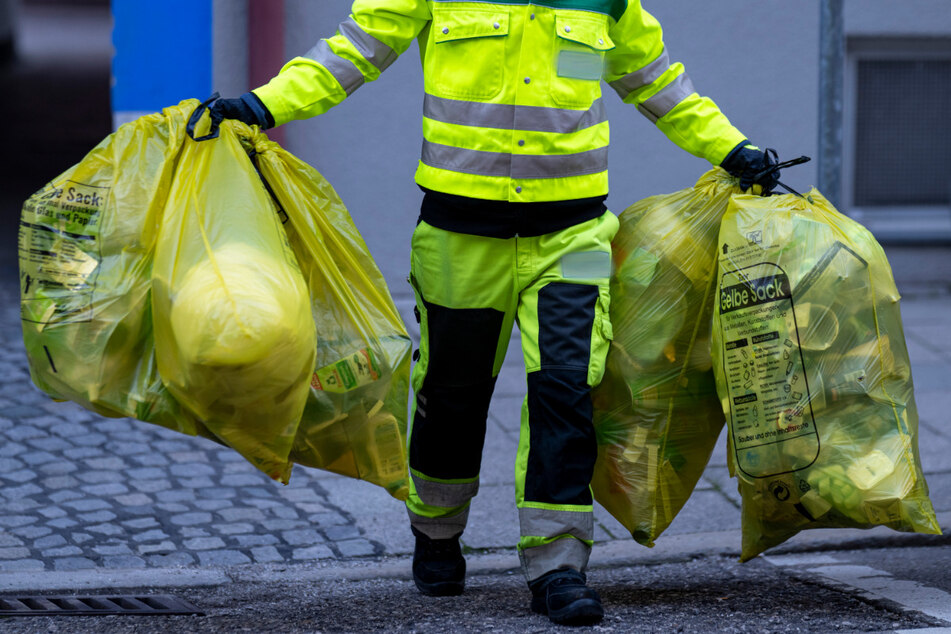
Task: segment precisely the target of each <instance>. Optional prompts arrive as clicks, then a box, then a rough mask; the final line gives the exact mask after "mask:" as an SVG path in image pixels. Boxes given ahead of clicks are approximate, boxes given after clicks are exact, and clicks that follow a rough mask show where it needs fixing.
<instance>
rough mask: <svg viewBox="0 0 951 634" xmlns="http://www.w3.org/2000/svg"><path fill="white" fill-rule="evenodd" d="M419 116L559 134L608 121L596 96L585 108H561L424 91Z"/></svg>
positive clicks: (475, 124)
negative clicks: (489, 100)
mask: <svg viewBox="0 0 951 634" xmlns="http://www.w3.org/2000/svg"><path fill="white" fill-rule="evenodd" d="M423 116H424V117H426V118H427V119H432V120H434V121H441V122H443V123H454V124H457V125H469V126H476V127H480V128H500V129H503V130H524V131H526V132H555V133H559V134H570V133H572V132H577V131H579V130H584V129H585V128H590V127H591V126H594V125H598V124H599V123H603V122H605V121H607V120H608V118H607V112H606V110H605V108H604V101H603V100H601V99H600V98H599V99H597V100H596V101H595V102H594V103H593V104H591V107H590V108H588V109H587V110H565V109H562V108H545V107H542V106H515V105H511V104H498V103H482V102H478V101H461V100H457V99H445V98H443V97H435V96H433V95H430V94H427V95H426V97H425V99H424V101H423Z"/></svg>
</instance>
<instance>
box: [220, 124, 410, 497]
mask: <svg viewBox="0 0 951 634" xmlns="http://www.w3.org/2000/svg"><path fill="white" fill-rule="evenodd" d="M235 129H238V130H240V131H241V132H240V135H241V138H242V143H243V144H244V145H245V149H246V150H247V151H248V153H249V154H250V155H251V156H252V158H253V161H254V163H255V165H256V166H257V167H258V168H259V170H260V173H261V175H262V177H263V178H264V179H265V181H267V183H268V184H269V186H270V189H271V192H272V194H273V195H274V196H275V199H276V200H277V202H278V204H279V206H280V207H281V213H282V218H283V219H284V229H285V231H286V233H287V237H288V239H289V241H290V245H291V248H292V249H293V251H294V253H295V254H296V256H297V260H298V262H299V263H300V267H301V270H302V271H303V275H304V279H305V280H306V282H307V287H308V289H309V291H310V303H311V310H312V313H313V320H314V322H315V324H316V328H317V347H316V354H317V358H316V364H315V365H316V370H315V371H314V373H313V376H312V378H311V380H310V382H309V383H310V389H309V392H308V394H307V401H306V406H305V408H304V411H303V415H302V417H301V420H300V425H299V426H298V429H297V435H296V437H295V439H294V443H293V446H292V448H291V453H290V457H291V459H292V460H293V461H294V462H297V463H300V464H302V465H307V466H311V467H317V468H321V469H326V470H328V471H333V472H335V473H339V474H342V475H346V476H350V477H354V478H359V479H361V480H366V481H368V482H372V483H374V484H377V485H379V486H382V487H384V488H385V489H386V490H387V491H389V492H390V494H391V495H393V496H394V497H397V498H399V499H406V496H407V494H408V482H407V476H408V470H407V464H406V419H407V397H408V394H409V370H410V354H411V352H412V344H411V341H410V338H409V335H408V334H407V332H406V327H405V325H404V324H403V321H402V319H401V318H400V316H399V312H398V311H397V309H396V306H395V304H394V303H393V300H392V298H391V297H390V294H389V292H388V290H387V286H386V283H385V281H384V279H383V275H382V274H381V273H380V270H379V268H378V267H377V266H376V263H375V262H374V261H373V258H372V257H371V255H370V252H369V250H368V249H367V246H366V244H365V243H364V241H363V238H362V237H361V236H360V233H359V232H358V231H357V228H356V226H355V225H354V223H353V220H352V219H351V218H350V214H349V213H348V212H347V209H346V207H345V206H344V204H343V202H342V201H341V200H340V198H339V197H338V196H337V193H336V192H335V191H334V190H333V188H332V187H331V185H330V183H328V182H327V180H326V179H324V178H323V176H321V175H320V173H318V172H317V171H316V170H315V169H313V168H312V167H310V166H309V165H307V164H306V163H304V162H303V161H301V160H299V159H297V158H296V157H294V156H293V155H291V154H290V153H289V152H287V151H285V150H284V149H282V148H281V147H280V146H279V145H278V144H276V143H274V142H272V141H269V140H268V138H267V136H265V135H264V134H263V133H262V132H260V131H259V130H258V129H257V128H249V127H247V126H244V125H243V124H239V123H235Z"/></svg>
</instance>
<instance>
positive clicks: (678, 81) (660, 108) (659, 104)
mask: <svg viewBox="0 0 951 634" xmlns="http://www.w3.org/2000/svg"><path fill="white" fill-rule="evenodd" d="M695 92H697V91H696V89H695V88H694V87H693V82H692V81H690V78H689V77H687V75H686V73H684V74H682V75H678V76H677V77H676V78H675V79H674V80H673V81H672V82H670V83H669V84H668V85H666V86H664V87H663V88H662V89H661V90H660V92H658V93H657V94H656V95H654V96H653V97H651V98H649V99H647V100H646V101H645V102H644V103H642V104H640V105H639V106H637V109H638V110H639V111H640V112H641V114H642V115H644V116H645V117H647V118H648V119H650V120H651V122H652V123H657V120H658V119H660V118H661V117H663V116H664V115H665V114H667V113H668V112H670V111H671V110H673V109H674V106H676V105H677V104H678V103H680V102H681V101H683V100H684V99H686V98H687V97H689V96H690V95H692V94H693V93H695Z"/></svg>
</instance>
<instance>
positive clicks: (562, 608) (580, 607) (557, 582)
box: [528, 568, 604, 625]
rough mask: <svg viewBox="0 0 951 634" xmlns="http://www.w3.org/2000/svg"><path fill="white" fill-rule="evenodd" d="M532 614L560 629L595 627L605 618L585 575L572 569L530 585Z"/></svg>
mask: <svg viewBox="0 0 951 634" xmlns="http://www.w3.org/2000/svg"><path fill="white" fill-rule="evenodd" d="M528 587H529V588H530V589H531V591H532V611H533V612H537V613H539V614H547V615H548V618H549V619H551V621H552V622H553V623H557V624H559V625H593V624H594V623H597V622H599V621H600V620H601V619H602V618H604V608H602V607H601V597H599V596H598V593H597V592H595V591H594V590H593V589H592V588H589V587H588V586H586V585H585V576H584V574H582V573H580V572H578V571H577V570H573V569H571V568H561V569H559V570H552V571H551V572H546V573H545V574H544V575H542V576H541V577H539V578H538V579H535V580H534V581H531V582H529V584H528Z"/></svg>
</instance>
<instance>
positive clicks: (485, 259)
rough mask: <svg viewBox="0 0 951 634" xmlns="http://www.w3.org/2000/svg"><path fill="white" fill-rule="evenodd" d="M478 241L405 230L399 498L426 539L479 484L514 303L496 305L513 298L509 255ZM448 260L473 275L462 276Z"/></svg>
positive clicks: (446, 526)
mask: <svg viewBox="0 0 951 634" xmlns="http://www.w3.org/2000/svg"><path fill="white" fill-rule="evenodd" d="M486 240H491V239H487V238H480V237H476V236H464V235H462V234H453V233H451V232H447V231H442V230H440V229H436V228H433V227H430V226H429V225H426V224H425V223H420V225H418V226H417V229H416V231H415V232H414V235H413V264H412V276H411V281H412V282H413V286H414V290H415V292H416V303H417V308H418V309H419V312H420V335H421V336H420V358H419V360H418V361H417V364H416V366H415V367H414V369H413V388H414V391H415V393H416V398H415V400H414V403H413V417H412V421H413V422H412V427H411V430H410V450H409V462H410V475H411V478H410V493H409V499H408V500H407V504H406V505H407V511H408V513H409V517H410V522H411V523H412V525H413V526H414V527H416V528H417V529H418V530H420V531H421V532H423V533H424V534H426V535H428V536H429V537H431V538H434V539H444V538H447V537H451V536H453V535H456V534H458V533H460V532H461V531H462V530H463V529H464V528H465V524H466V520H467V518H468V513H469V501H470V500H471V499H472V497H473V496H475V494H476V493H477V492H478V489H479V469H480V464H481V458H482V447H483V443H484V439H485V424H486V418H487V416H488V408H489V402H490V400H491V397H492V392H493V390H494V387H495V377H496V375H497V374H498V368H499V366H500V364H501V360H500V357H499V355H500V354H501V356H502V357H504V354H505V345H506V344H507V342H508V333H509V332H511V324H512V319H513V314H512V313H514V311H513V310H508V311H506V310H505V308H506V307H507V305H506V304H514V301H513V300H511V299H510V297H511V295H512V291H511V283H510V282H509V283H508V284H506V283H505V282H504V281H505V280H510V279H511V264H510V260H511V258H504V257H500V255H501V254H500V253H498V252H496V251H497V249H498V248H499V247H501V246H502V245H503V244H504V242H505V241H498V240H496V241H495V243H494V244H492V245H490V246H491V247H492V248H489V249H488V250H486V249H484V248H479V247H480V246H482V245H481V243H482V241H486ZM454 264H458V265H459V266H461V267H462V269H463V271H467V272H474V273H480V272H481V274H480V275H478V276H477V277H476V278H470V279H466V276H465V275H463V274H462V273H463V271H453V270H452V266H453V265H454ZM492 267H495V268H499V267H501V268H502V270H501V273H500V271H496V270H492ZM487 280H488V283H487ZM480 304H481V305H480ZM507 312H508V314H506V313H507ZM503 333H505V334H504V336H503Z"/></svg>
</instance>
